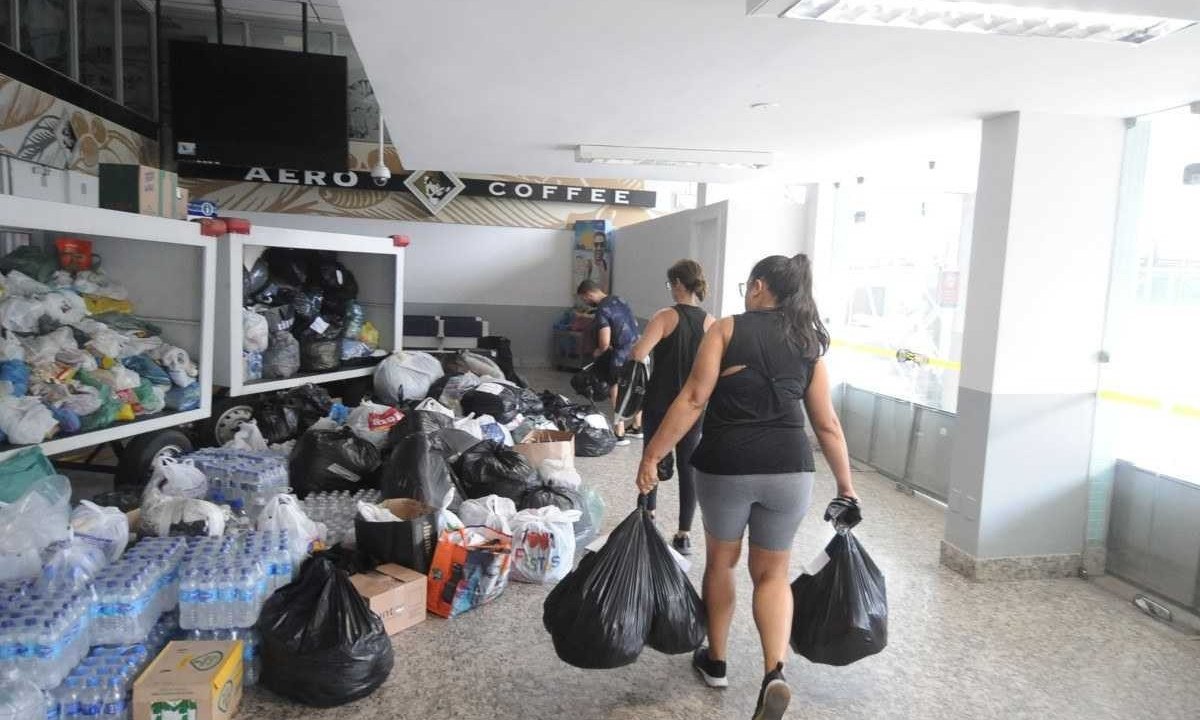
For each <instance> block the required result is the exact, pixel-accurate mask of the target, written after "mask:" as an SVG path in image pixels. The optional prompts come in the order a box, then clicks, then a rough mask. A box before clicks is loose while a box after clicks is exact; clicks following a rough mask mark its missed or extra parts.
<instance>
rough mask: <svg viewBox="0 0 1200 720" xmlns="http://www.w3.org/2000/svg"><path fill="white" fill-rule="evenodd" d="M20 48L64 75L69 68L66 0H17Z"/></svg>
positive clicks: (69, 43)
mask: <svg viewBox="0 0 1200 720" xmlns="http://www.w3.org/2000/svg"><path fill="white" fill-rule="evenodd" d="M20 3H21V4H20V9H21V52H23V53H25V54H26V55H28V56H29V57H31V58H33V59H34V60H37V61H38V62H40V63H42V64H43V65H46V66H48V67H50V68H53V69H55V70H57V71H59V72H60V73H62V74H63V75H69V74H70V72H71V66H70V57H71V34H70V32H69V30H68V20H69V19H68V17H67V0H20Z"/></svg>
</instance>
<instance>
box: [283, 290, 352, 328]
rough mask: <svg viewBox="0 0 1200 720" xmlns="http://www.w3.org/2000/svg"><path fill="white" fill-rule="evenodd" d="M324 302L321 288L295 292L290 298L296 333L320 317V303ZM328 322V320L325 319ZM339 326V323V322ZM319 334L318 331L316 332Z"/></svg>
mask: <svg viewBox="0 0 1200 720" xmlns="http://www.w3.org/2000/svg"><path fill="white" fill-rule="evenodd" d="M324 300H325V293H324V291H323V290H321V288H317V287H303V288H300V289H299V290H297V291H296V294H295V296H294V297H292V312H293V313H295V314H296V331H297V332H303V331H305V330H307V329H308V328H309V326H310V325H311V324H312V322H313V320H316V319H317V318H318V317H319V316H320V315H321V303H322V302H324ZM326 320H328V318H326ZM338 325H339V326H340V325H341V323H340V322H339V323H338ZM316 332H317V333H318V334H320V333H321V330H320V329H317V331H316Z"/></svg>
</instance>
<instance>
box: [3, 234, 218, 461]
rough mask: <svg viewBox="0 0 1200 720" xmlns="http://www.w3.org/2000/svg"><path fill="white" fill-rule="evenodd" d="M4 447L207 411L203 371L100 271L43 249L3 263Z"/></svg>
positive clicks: (22, 252)
mask: <svg viewBox="0 0 1200 720" xmlns="http://www.w3.org/2000/svg"><path fill="white" fill-rule="evenodd" d="M0 271H2V272H0V444H2V443H8V444H12V445H28V444H34V443H39V442H43V441H44V440H48V439H51V438H53V437H59V436H64V435H72V434H75V433H79V432H90V431H93V430H99V429H102V428H105V427H108V426H109V425H112V424H113V423H115V422H119V421H129V420H134V419H136V418H138V417H141V416H147V415H155V414H157V413H160V412H163V411H164V410H193V409H195V408H198V407H199V406H200V401H201V398H200V385H199V382H198V380H197V378H198V377H199V374H200V373H199V368H198V367H197V366H196V364H195V363H194V362H193V361H192V359H191V357H190V356H189V355H188V353H187V351H186V350H184V349H182V348H178V347H175V346H173V345H171V344H170V343H169V342H168V341H167V340H166V339H164V338H163V336H162V329H161V328H159V327H158V326H156V325H154V324H153V323H151V322H149V321H147V320H145V319H143V318H140V317H138V316H136V315H133V314H132V313H133V310H134V306H133V304H132V302H131V301H130V299H129V292H128V290H126V289H125V288H124V287H123V286H121V285H120V284H119V283H118V282H117V281H115V280H113V279H112V278H109V277H108V276H107V275H105V274H104V273H103V272H102V271H101V270H99V269H98V268H96V269H91V270H84V271H80V272H77V273H71V272H68V271H66V270H61V269H59V268H58V258H57V257H55V256H53V255H49V254H47V253H45V252H43V251H42V250H41V249H40V248H39V247H35V246H24V247H20V248H17V249H16V250H15V251H13V252H12V253H10V254H9V255H7V256H5V257H4V258H0Z"/></svg>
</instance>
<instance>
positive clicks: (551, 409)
mask: <svg viewBox="0 0 1200 720" xmlns="http://www.w3.org/2000/svg"><path fill="white" fill-rule="evenodd" d="M538 398H539V399H540V400H541V401H542V413H543V414H544V415H545V416H546V417H548V418H552V419H553V418H555V417H557V416H558V415H559V414H560V413H562V412H564V411H565V410H566V409H567V408H569V407H571V406H572V405H573V404H574V403H572V402H571V399H570V398H568V397H567V396H566V395H559V394H558V393H553V392H550V391H549V390H546V391H543V392H542V394H541V395H539V396H538Z"/></svg>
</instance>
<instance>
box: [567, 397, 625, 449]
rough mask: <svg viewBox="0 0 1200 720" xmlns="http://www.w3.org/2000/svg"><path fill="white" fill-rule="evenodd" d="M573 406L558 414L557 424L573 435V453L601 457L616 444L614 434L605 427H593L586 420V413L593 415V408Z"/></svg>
mask: <svg viewBox="0 0 1200 720" xmlns="http://www.w3.org/2000/svg"><path fill="white" fill-rule="evenodd" d="M590 410H591V411H590V412H589V411H588V409H587V408H582V407H581V408H575V409H573V410H572V411H570V412H569V413H563V414H560V415H559V416H558V420H557V421H558V424H559V426H560V427H561V428H562V429H563V430H566V431H567V432H569V433H572V434H574V435H575V455H576V456H577V457H603V456H604V455H607V454H609V453H610V452H612V451H613V448H615V447H616V446H617V436H616V434H615V433H614V432H613V431H612V430H611V429H609V428H608V427H607V426H605V427H602V428H600V427H593V426H592V425H590V424H589V423H588V421H587V416H588V415H594V414H596V413H595V408H591V409H590Z"/></svg>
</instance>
